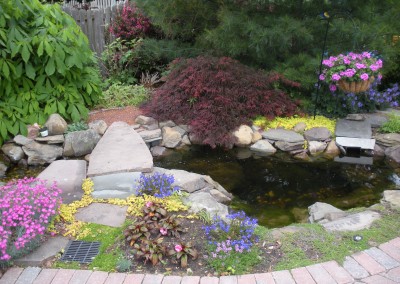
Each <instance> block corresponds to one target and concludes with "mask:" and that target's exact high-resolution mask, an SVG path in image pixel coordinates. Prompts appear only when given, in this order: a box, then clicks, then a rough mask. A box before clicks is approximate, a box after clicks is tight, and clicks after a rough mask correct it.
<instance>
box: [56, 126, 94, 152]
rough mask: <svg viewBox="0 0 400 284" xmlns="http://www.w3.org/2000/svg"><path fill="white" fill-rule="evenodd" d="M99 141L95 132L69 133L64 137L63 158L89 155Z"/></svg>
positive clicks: (90, 130) (92, 130)
mask: <svg viewBox="0 0 400 284" xmlns="http://www.w3.org/2000/svg"><path fill="white" fill-rule="evenodd" d="M99 140H100V135H99V134H97V132H96V130H94V129H88V130H82V131H75V132H70V133H68V134H67V135H66V136H65V143H64V156H66V157H80V156H84V155H86V154H90V153H91V152H92V151H93V149H94V147H95V146H96V145H97V143H98V142H99Z"/></svg>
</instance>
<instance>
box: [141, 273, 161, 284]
mask: <svg viewBox="0 0 400 284" xmlns="http://www.w3.org/2000/svg"><path fill="white" fill-rule="evenodd" d="M163 278H164V275H160V274H146V275H145V276H144V279H143V282H142V284H161V283H162V280H163Z"/></svg>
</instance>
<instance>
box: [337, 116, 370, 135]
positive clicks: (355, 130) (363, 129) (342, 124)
mask: <svg viewBox="0 0 400 284" xmlns="http://www.w3.org/2000/svg"><path fill="white" fill-rule="evenodd" d="M335 135H336V137H352V138H366V139H370V138H371V136H372V130H371V124H370V123H369V122H368V121H354V120H347V119H339V120H338V121H337V122H336V129H335Z"/></svg>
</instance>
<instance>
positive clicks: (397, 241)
mask: <svg viewBox="0 0 400 284" xmlns="http://www.w3.org/2000/svg"><path fill="white" fill-rule="evenodd" d="M389 244H391V245H394V246H395V247H398V248H400V238H395V239H393V240H391V241H390V242H389Z"/></svg>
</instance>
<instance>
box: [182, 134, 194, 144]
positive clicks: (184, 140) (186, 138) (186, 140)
mask: <svg viewBox="0 0 400 284" xmlns="http://www.w3.org/2000/svg"><path fill="white" fill-rule="evenodd" d="M182 144H184V145H192V142H190V140H189V137H188V136H187V135H184V136H183V137H182Z"/></svg>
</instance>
